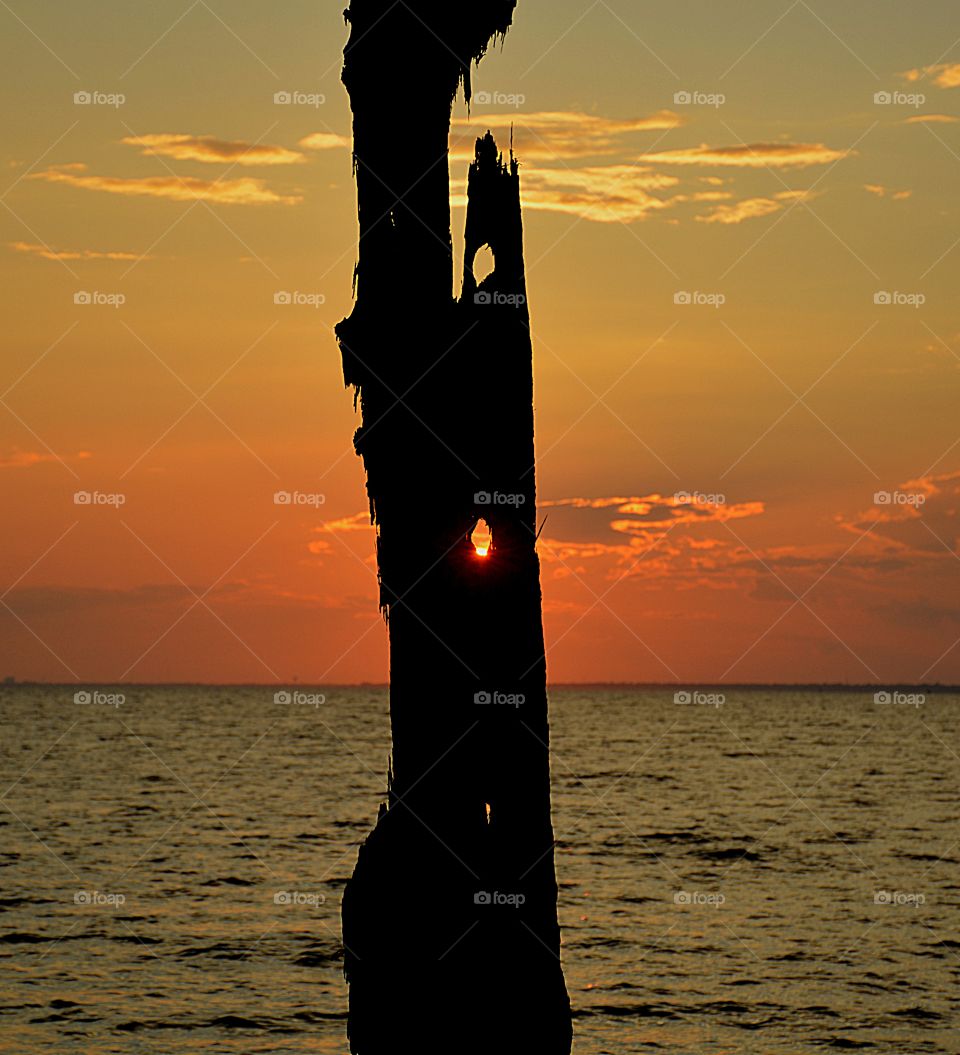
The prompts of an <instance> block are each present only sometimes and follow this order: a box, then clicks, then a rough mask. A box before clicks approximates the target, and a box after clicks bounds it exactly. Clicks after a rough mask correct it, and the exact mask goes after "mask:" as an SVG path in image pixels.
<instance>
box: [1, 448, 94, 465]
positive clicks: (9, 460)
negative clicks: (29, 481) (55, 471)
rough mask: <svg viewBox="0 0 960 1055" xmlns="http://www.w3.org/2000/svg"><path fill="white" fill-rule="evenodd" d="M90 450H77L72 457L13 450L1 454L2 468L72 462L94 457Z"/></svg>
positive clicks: (44, 452) (45, 452) (46, 452)
mask: <svg viewBox="0 0 960 1055" xmlns="http://www.w3.org/2000/svg"><path fill="white" fill-rule="evenodd" d="M92 457H93V455H92V454H91V452H90V451H77V453H76V454H75V455H74V456H73V457H72V458H58V457H57V455H55V454H50V453H49V452H48V451H21V450H16V449H14V450H12V451H10V453H9V454H0V469H30V468H32V467H33V466H34V465H43V464H45V463H46V462H72V461H85V460H86V459H87V458H92Z"/></svg>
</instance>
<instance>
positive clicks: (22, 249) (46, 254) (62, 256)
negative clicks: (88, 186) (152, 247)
mask: <svg viewBox="0 0 960 1055" xmlns="http://www.w3.org/2000/svg"><path fill="white" fill-rule="evenodd" d="M7 244H8V245H9V246H10V248H11V249H13V250H14V251H15V252H17V253H28V254H30V255H32V256H39V257H42V258H43V259H44V260H152V259H153V257H152V256H149V255H148V256H141V255H140V254H139V253H122V252H119V251H117V250H100V249H48V248H47V247H46V246H45V245H35V244H34V243H33V242H9V243H7Z"/></svg>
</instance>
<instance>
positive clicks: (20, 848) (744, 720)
mask: <svg viewBox="0 0 960 1055" xmlns="http://www.w3.org/2000/svg"><path fill="white" fill-rule="evenodd" d="M74 691H75V690H74V689H73V688H66V687H64V688H54V687H43V688H39V687H28V686H25V687H13V688H5V689H3V690H0V712H2V725H0V729H2V736H0V796H2V798H0V805H2V807H3V808H2V809H0V1050H2V1051H4V1052H16V1053H18V1055H23V1053H34V1052H57V1053H67V1052H82V1053H84V1055H106V1053H113V1052H118V1053H120V1052H123V1053H128V1052H150V1053H154V1052H164V1053H169V1055H180V1053H192V1052H204V1053H210V1052H224V1053H232V1052H236V1053H243V1055H253V1053H258V1052H263V1053H266V1052H269V1053H271V1055H299V1053H305V1052H311V1053H318V1052H319V1053H334V1052H336V1053H344V1052H346V1051H347V1047H346V1043H345V1039H344V1029H345V1008H346V989H345V986H344V983H343V979H342V975H341V951H340V943H339V907H340V895H341V892H342V889H343V886H344V883H345V882H346V879H347V877H348V876H349V874H350V872H351V870H352V867H353V861H354V858H355V854H356V847H357V845H358V843H359V842H360V841H361V840H362V839H363V837H364V836H365V835H366V833H367V832H368V831H369V829H370V827H371V825H372V823H373V820H374V817H375V815H376V809H377V804H378V802H379V801H380V798H381V796H382V795H383V792H384V784H385V778H384V774H385V771H386V764H387V755H388V750H389V736H388V734H389V729H388V724H387V717H386V692H385V690H383V689H380V688H369V689H367V688H345V687H336V686H330V687H327V688H322V689H303V690H302V691H303V692H304V693H306V694H309V693H315V694H319V693H322V694H323V696H324V697H325V699H324V702H322V703H321V702H320V701H319V699H312V700H311V699H309V698H308V699H305V700H303V701H302V702H299V703H296V704H283V703H276V702H275V701H274V693H273V690H272V689H266V688H255V687H248V688H235V687H229V688H212V687H176V688H156V687H143V688H138V687H129V686H127V687H121V688H118V689H116V690H109V689H105V690H102V691H104V692H106V693H109V692H110V691H115V692H121V693H123V694H124V696H125V699H124V700H123V701H122V702H120V701H116V700H114V701H109V700H106V701H101V702H91V703H75V702H74ZM958 703H960V700H958V698H957V697H955V696H950V695H933V696H928V697H927V698H926V699H925V700H924V701H923V702H922V703H921V702H919V701H916V700H913V701H899V702H894V703H889V704H882V703H881V704H878V703H876V702H875V700H874V696H873V693H872V691H871V692H867V691H864V692H843V693H836V692H828V691H822V692H817V691H794V690H789V691H788V690H728V691H727V692H726V696H725V699H724V700H722V701H720V700H710V699H704V698H697V699H696V700H695V701H694V702H690V703H677V702H675V701H674V694H673V692H672V690H671V691H667V690H651V689H642V688H629V687H624V688H615V689H612V688H595V689H594V688H590V689H587V688H569V687H568V688H556V689H553V690H552V692H551V706H552V726H553V749H554V761H553V783H554V823H555V828H556V833H557V840H558V851H557V870H558V876H559V880H560V916H561V923H562V925H563V928H564V930H563V935H564V964H565V971H566V977H567V983H568V986H569V989H570V994H571V998H572V1001H573V1006H574V1010H575V1015H576V1019H575V1030H576V1042H575V1050H576V1052H577V1053H578V1055H601V1053H611V1055H624V1053H628V1052H629V1053H634V1052H671V1053H704V1055H706V1053H711V1055H712V1053H716V1055H720V1053H723V1055H740V1053H743V1055H758V1053H793V1055H798V1053H809V1052H816V1051H830V1050H842V1051H846V1050H862V1051H866V1052H875V1053H889V1055H920V1053H927V1052H931V1053H932V1052H938V1053H956V1052H957V1051H960V1031H958V1029H957V1027H958V1024H960V1023H958V1004H960V986H958V981H960V908H958V905H960V887H958V877H960V872H958V867H957V866H958V861H960V811H958V774H960V731H958V722H957V716H958V713H960V711H958ZM424 1006H425V1008H428V1007H429V994H424Z"/></svg>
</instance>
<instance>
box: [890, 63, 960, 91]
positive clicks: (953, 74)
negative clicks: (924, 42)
mask: <svg viewBox="0 0 960 1055" xmlns="http://www.w3.org/2000/svg"><path fill="white" fill-rule="evenodd" d="M900 76H901V77H905V78H906V79H907V80H908V81H911V82H916V81H923V80H932V81H933V83H934V84H935V85H936V86H937V87H938V88H960V62H940V63H938V64H937V65H935V66H919V67H918V68H917V69H915V70H907V71H906V72H905V73H901V74H900Z"/></svg>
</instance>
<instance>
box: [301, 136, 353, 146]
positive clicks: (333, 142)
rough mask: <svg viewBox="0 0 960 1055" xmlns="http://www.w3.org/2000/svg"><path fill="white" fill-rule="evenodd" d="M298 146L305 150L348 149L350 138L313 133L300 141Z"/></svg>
mask: <svg viewBox="0 0 960 1055" xmlns="http://www.w3.org/2000/svg"><path fill="white" fill-rule="evenodd" d="M300 146H302V147H304V148H305V149H306V150H338V149H343V148H347V149H349V147H350V137H349V136H340V135H337V134H336V132H313V133H311V134H310V135H308V136H304V137H303V139H301V140H300Z"/></svg>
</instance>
